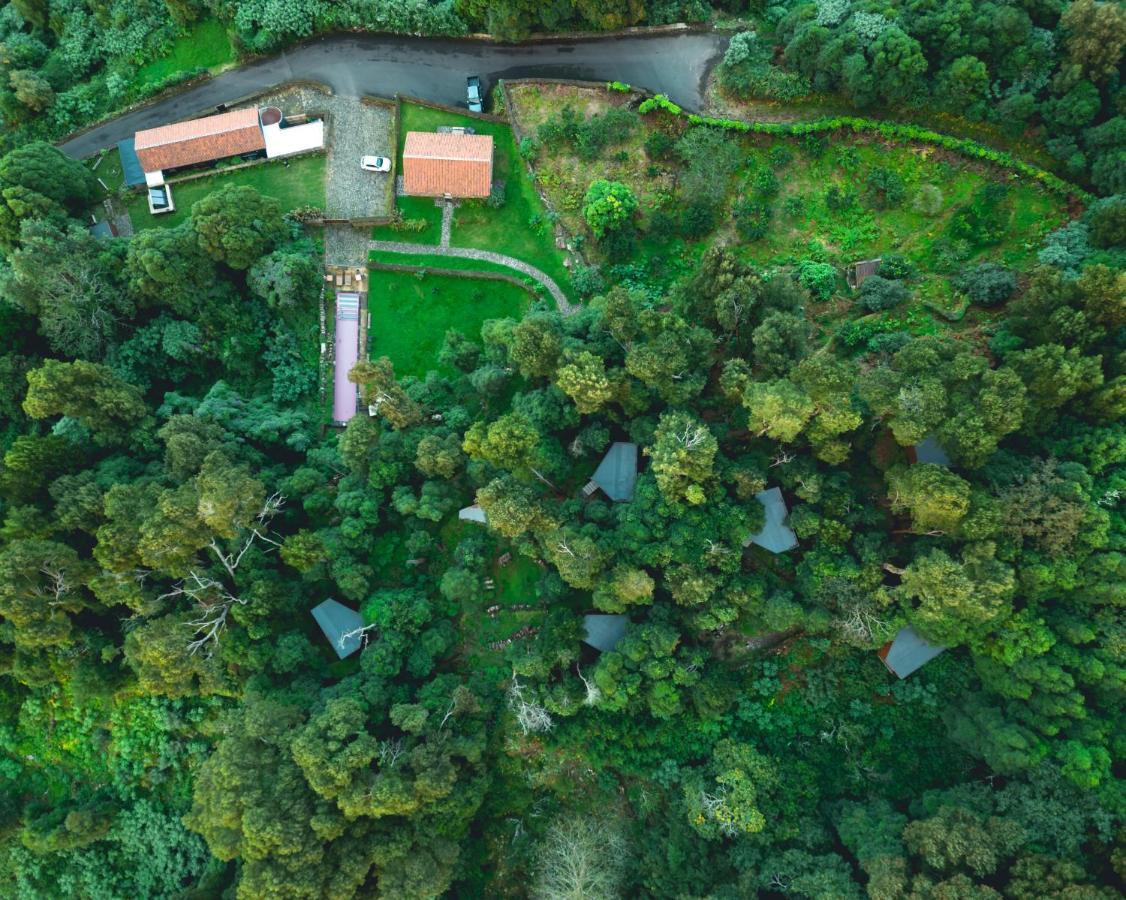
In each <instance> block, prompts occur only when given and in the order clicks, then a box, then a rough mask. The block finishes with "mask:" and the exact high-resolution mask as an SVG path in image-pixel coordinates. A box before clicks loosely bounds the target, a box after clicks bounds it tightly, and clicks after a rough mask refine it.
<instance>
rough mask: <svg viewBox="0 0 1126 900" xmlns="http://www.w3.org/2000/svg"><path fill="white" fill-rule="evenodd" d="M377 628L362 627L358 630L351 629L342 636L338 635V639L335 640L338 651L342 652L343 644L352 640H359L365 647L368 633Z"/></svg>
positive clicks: (370, 626)
mask: <svg viewBox="0 0 1126 900" xmlns="http://www.w3.org/2000/svg"><path fill="white" fill-rule="evenodd" d="M377 627H378V626H376V625H362V626H360V627H359V628H353V629H352V630H351V631H345V632H344V633H343V634H342V635H340V637H339V638H337V641H336V643H337V644H338V645H339V647H340V649H341V650H343V649H344V644H345V643H346V642H347V641H349V640H351V639H352V638H359V639H360V641H361V642H362V644H363V646H365V647H366V646H367V645H368V632H369V631H371V630H372V629H373V628H377Z"/></svg>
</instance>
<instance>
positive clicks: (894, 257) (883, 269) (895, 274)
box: [880, 253, 918, 281]
mask: <svg viewBox="0 0 1126 900" xmlns="http://www.w3.org/2000/svg"><path fill="white" fill-rule="evenodd" d="M916 274H918V273H917V271H916V269H915V264H914V263H912V262H911V260H909V259H908V258H907V257H906V256H904V255H903V254H902V253H886V254H884V256H883V257H882V258H881V260H880V275H881V276H882V277H884V278H894V279H896V280H897V281H910V280H911V279H912V278H914V277H915V275H916Z"/></svg>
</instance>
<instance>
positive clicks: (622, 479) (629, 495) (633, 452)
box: [590, 441, 637, 503]
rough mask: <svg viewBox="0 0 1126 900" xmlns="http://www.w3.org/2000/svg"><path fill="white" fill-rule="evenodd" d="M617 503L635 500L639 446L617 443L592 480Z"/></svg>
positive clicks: (611, 448) (609, 451)
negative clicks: (634, 489)
mask: <svg viewBox="0 0 1126 900" xmlns="http://www.w3.org/2000/svg"><path fill="white" fill-rule="evenodd" d="M590 480H591V481H593V482H594V483H595V484H597V485H598V486H599V487H600V488H602V490H603V491H604V492H605V493H606V496H607V497H609V498H610V499H611V500H614V501H615V502H618V503H621V502H624V501H626V500H632V499H633V488H634V485H636V484H637V444H628V443H625V442H623V441H615V442H614V443H613V444H611V445H610V449H609V450H607V451H606V455H605V456H604V457H602V462H600V463H599V464H598V468H597V469H595V470H594V474H593V475H592V476H591V478H590Z"/></svg>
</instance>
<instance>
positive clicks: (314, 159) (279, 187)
mask: <svg viewBox="0 0 1126 900" xmlns="http://www.w3.org/2000/svg"><path fill="white" fill-rule="evenodd" d="M325 161H326V158H325V156H324V154H323V153H322V154H317V155H316V156H303V157H301V158H299V159H292V160H289V164H288V165H286V163H285V162H284V161H281V160H279V161H277V162H270V163H263V164H261V165H257V166H252V167H250V168H248V169H238V170H236V171H233V172H228V173H225V174H224V173H223V171H222V170H220V171H218V172H216V173H215V174H214V175H211V176H209V177H207V178H197V179H195V180H194V181H185V182H183V183H181V184H173V185H172V201H173V202H174V203H175V204H176V211H175V212H171V213H166V214H164V215H160V216H154V215H152V214H151V213H149V207H148V201H147V199H146V198H145V195H144V194H136V195H134V196H133V197H132V198H131V199H130V200H129V218H130V219H132V220H133V228H134V229H136V230H140V229H142V228H170V227H172V226H174V225H179V224H180V223H181V222H183V221H184V220H186V219H187V218H188V217H189V216H190V215H191V213H192V204H193V203H195V202H196V201H197V200H202V199H203V198H204V197H206V196H207V195H208V194H210V193H212V192H213V191H217V190H219V188H221V187H223V186H225V185H228V184H237V185H243V184H245V185H249V186H250V187H252V188H255V189H256V190H258V191H259V192H260V193H262V194H265V195H266V196H267V197H275V198H276V199H278V200H280V201H281V204H282V208H283V209H286V210H290V209H296V208H297V207H300V206H317V207H322V208H323V207H324V204H325ZM102 165H103V166H104V165H105V163H102Z"/></svg>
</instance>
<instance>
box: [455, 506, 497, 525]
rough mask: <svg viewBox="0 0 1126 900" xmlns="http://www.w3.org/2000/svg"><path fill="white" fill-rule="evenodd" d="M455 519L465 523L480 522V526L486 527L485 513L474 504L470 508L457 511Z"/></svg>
mask: <svg viewBox="0 0 1126 900" xmlns="http://www.w3.org/2000/svg"><path fill="white" fill-rule="evenodd" d="M457 517H458V518H459V519H462V520H464V521H466V522H480V523H481V524H482V525H488V524H489V520H488V519H487V518H486V517H485V511H484V510H483V509H481V507H479V506H478V505H477V504H476V503H474V504H473V505H472V506H466V507H464V508H463V509H459V510H458V512H457Z"/></svg>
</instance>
